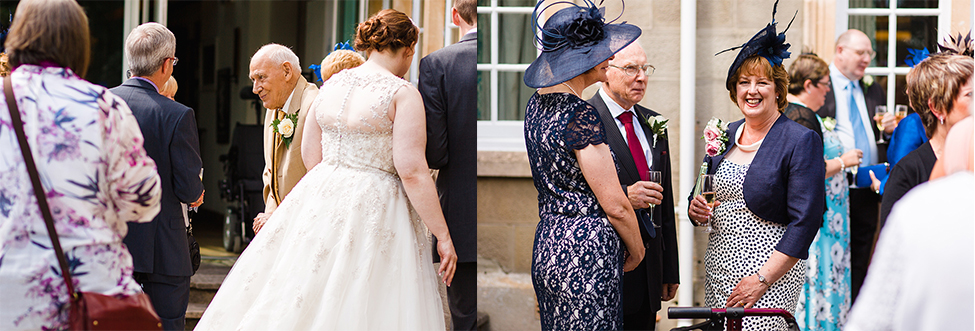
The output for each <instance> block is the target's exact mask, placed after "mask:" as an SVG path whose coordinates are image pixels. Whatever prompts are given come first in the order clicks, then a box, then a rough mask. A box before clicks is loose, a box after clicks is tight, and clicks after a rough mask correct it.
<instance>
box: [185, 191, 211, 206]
mask: <svg viewBox="0 0 975 331" xmlns="http://www.w3.org/2000/svg"><path fill="white" fill-rule="evenodd" d="M206 193H207V191H206V190H203V192H202V193H200V198H199V199H196V201H193V202H191V203H190V205H189V206H190V207H191V208H196V207H199V206H200V205H202V204H203V196H204V195H205V194H206Z"/></svg>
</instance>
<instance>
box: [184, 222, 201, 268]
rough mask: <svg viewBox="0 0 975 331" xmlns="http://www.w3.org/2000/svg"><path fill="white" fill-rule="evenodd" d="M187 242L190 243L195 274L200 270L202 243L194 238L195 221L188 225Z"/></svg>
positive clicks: (191, 260) (191, 261)
mask: <svg viewBox="0 0 975 331" xmlns="http://www.w3.org/2000/svg"><path fill="white" fill-rule="evenodd" d="M186 242H187V243H189V244H190V263H192V264H193V274H194V275H195V274H196V271H197V270H200V260H201V259H202V257H201V256H200V244H199V243H197V242H196V238H193V223H190V225H187V226H186Z"/></svg>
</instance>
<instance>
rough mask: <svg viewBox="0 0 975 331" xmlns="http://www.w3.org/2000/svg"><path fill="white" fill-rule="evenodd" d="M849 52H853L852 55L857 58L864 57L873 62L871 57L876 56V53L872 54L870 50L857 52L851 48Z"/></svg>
mask: <svg viewBox="0 0 975 331" xmlns="http://www.w3.org/2000/svg"><path fill="white" fill-rule="evenodd" d="M850 50H851V51H853V53H856V55H857V56H859V57H864V56H866V57H867V58H868V59H870V60H873V57H874V56H877V52H874V51H873V50H872V49H858V50H854V49H852V48H851V49H850Z"/></svg>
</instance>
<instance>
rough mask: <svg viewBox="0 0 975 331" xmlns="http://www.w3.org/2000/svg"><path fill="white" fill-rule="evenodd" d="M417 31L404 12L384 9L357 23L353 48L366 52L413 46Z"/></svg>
mask: <svg viewBox="0 0 975 331" xmlns="http://www.w3.org/2000/svg"><path fill="white" fill-rule="evenodd" d="M419 32H420V30H419V29H418V28H417V27H416V25H413V21H411V20H410V18H409V17H408V16H406V14H403V13H402V12H400V11H397V10H394V9H384V10H382V11H380V12H379V13H376V15H373V16H372V17H370V18H369V19H368V20H366V21H365V22H362V23H359V26H358V27H357V28H356V31H355V49H356V50H357V51H362V52H367V53H368V52H369V51H370V50H376V51H383V50H385V49H391V50H396V49H399V48H400V47H413V45H414V44H416V39H417V35H418V34H419Z"/></svg>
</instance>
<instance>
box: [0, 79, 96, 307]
mask: <svg viewBox="0 0 975 331" xmlns="http://www.w3.org/2000/svg"><path fill="white" fill-rule="evenodd" d="M3 87H4V89H3V93H4V94H5V95H6V96H7V109H8V110H10V119H11V120H12V121H13V127H14V132H16V133H17V140H18V141H20V153H21V154H23V156H24V162H25V163H26V165H27V172H28V173H30V181H31V183H33V184H34V196H36V197H37V206H38V207H40V209H41V214H43V215H44V223H46V224H47V233H48V235H50V236H51V244H52V245H53V246H54V252H55V253H56V254H57V256H58V263H59V264H60V265H61V277H63V278H64V284H65V285H67V286H68V294H70V295H71V296H72V297H77V295H78V294H77V292H75V290H74V283H73V282H72V281H71V272H70V269H69V268H68V262H67V259H65V257H64V250H62V249H61V241H60V240H58V233H57V231H55V230H54V216H52V215H51V207H50V206H48V204H47V197H45V195H44V186H42V185H41V177H40V175H38V173H37V165H36V164H35V163H34V156H33V155H31V152H30V145H28V144H27V134H26V133H24V122H23V121H21V120H20V109H18V108H17V100H16V99H14V86H13V84H12V82H11V81H10V75H7V77H4V78H3Z"/></svg>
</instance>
